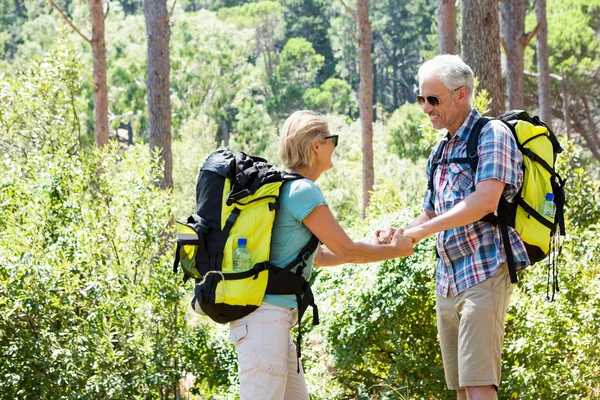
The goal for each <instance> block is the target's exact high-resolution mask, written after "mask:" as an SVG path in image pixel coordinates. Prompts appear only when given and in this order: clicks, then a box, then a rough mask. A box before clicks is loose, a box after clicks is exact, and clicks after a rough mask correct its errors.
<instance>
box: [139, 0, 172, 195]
mask: <svg viewBox="0 0 600 400" xmlns="http://www.w3.org/2000/svg"><path fill="white" fill-rule="evenodd" d="M144 19H145V21H146V37H147V39H148V61H147V66H146V70H147V74H148V82H147V100H148V137H149V141H150V150H151V151H152V152H153V154H154V151H156V150H158V151H160V155H159V158H160V160H161V161H162V163H163V166H164V174H163V178H162V179H161V181H160V183H159V186H160V187H161V188H163V189H166V188H169V189H171V188H173V175H172V170H173V157H172V155H171V98H170V84H169V73H170V65H169V57H170V56H169V39H170V36H171V29H170V27H169V12H168V11H167V4H166V0H144Z"/></svg>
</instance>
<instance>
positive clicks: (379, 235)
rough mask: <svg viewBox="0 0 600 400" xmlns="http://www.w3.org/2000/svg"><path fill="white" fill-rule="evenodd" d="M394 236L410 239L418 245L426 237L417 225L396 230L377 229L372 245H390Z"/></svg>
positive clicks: (390, 228)
mask: <svg viewBox="0 0 600 400" xmlns="http://www.w3.org/2000/svg"><path fill="white" fill-rule="evenodd" d="M396 235H398V236H406V237H409V238H411V239H412V241H413V243H414V244H417V243H419V242H420V241H421V240H423V239H424V238H425V237H427V236H428V235H426V234H425V232H424V231H423V229H421V228H420V226H418V225H417V226H414V227H410V228H409V227H402V228H398V229H396V228H393V227H391V226H390V227H388V228H385V229H377V230H376V231H375V232H374V239H373V242H372V243H373V244H391V243H392V241H393V239H394V237H395V236H396Z"/></svg>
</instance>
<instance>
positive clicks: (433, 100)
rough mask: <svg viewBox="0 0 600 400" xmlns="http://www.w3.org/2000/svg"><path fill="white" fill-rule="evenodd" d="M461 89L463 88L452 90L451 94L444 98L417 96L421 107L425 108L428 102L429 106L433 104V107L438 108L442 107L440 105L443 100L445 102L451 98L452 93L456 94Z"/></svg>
mask: <svg viewBox="0 0 600 400" xmlns="http://www.w3.org/2000/svg"><path fill="white" fill-rule="evenodd" d="M461 87H462V86H459V87H457V88H456V89H453V90H451V91H450V93H448V94H447V95H445V96H442V97H437V96H417V102H418V103H419V105H421V106H424V105H425V100H427V102H428V103H429V104H431V106H432V107H437V106H439V105H440V103H441V102H442V100H444V99H445V98H446V97H448V96H450V95H451V94H452V93H454V92H456V91H457V90H458V89H460V88H461Z"/></svg>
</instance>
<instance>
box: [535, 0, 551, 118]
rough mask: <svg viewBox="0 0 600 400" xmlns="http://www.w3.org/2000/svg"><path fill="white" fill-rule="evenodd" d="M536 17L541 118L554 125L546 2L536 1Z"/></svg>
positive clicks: (543, 0) (544, 0)
mask: <svg viewBox="0 0 600 400" xmlns="http://www.w3.org/2000/svg"><path fill="white" fill-rule="evenodd" d="M535 15H536V17H537V22H538V25H539V30H538V33H537V37H536V38H537V43H536V48H537V70H538V74H539V75H538V80H537V82H538V104H539V108H540V111H539V113H540V118H541V119H542V121H544V122H545V123H546V124H548V125H551V124H552V107H551V103H550V101H551V99H550V63H549V62H548V23H547V22H546V0H536V2H535Z"/></svg>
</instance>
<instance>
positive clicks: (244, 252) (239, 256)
mask: <svg viewBox="0 0 600 400" xmlns="http://www.w3.org/2000/svg"><path fill="white" fill-rule="evenodd" d="M246 243H247V241H246V238H239V239H238V248H237V249H235V252H234V253H233V272H245V271H248V270H249V269H251V268H252V257H251V256H250V250H248V248H247V247H246Z"/></svg>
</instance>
